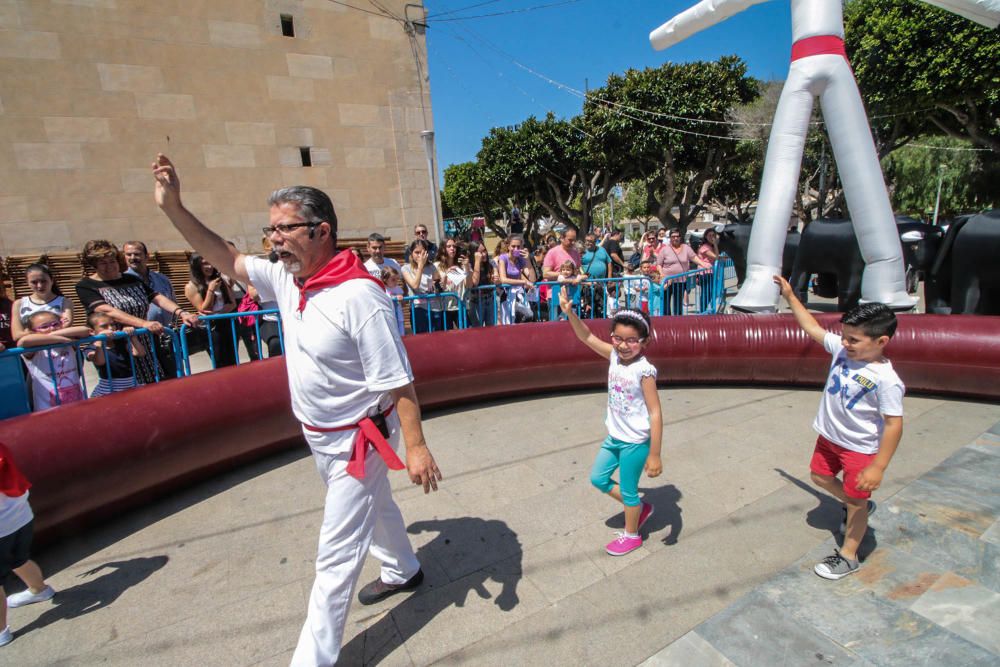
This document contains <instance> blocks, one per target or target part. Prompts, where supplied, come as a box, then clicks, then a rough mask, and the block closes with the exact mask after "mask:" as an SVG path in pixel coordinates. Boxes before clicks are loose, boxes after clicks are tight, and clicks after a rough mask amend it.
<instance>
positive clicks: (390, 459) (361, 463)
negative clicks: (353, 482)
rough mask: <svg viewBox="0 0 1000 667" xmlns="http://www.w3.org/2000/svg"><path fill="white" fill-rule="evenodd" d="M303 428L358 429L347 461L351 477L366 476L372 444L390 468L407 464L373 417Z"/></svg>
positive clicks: (387, 410)
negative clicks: (355, 421) (341, 424)
mask: <svg viewBox="0 0 1000 667" xmlns="http://www.w3.org/2000/svg"><path fill="white" fill-rule="evenodd" d="M394 407H395V406H394V405H390V406H389V407H388V408H387V409H386V411H385V412H383V413H382V416H384V417H388V416H389V415H390V414H391V413H392V410H393V408H394ZM302 427H303V428H305V429H306V430H307V431H313V432H314V433H335V432H338V431H353V430H354V429H357V430H358V434H357V435H356V436H354V446H353V447H352V448H351V459H350V460H349V461H348V462H347V474H348V475H350V476H351V477H355V478H357V479H364V478H365V456H366V455H367V454H368V447H369V446H372V447H374V448H375V451H376V452H378V454H379V456H381V457H382V460H383V461H385V465H386V466H388V467H389V469H390V470H402V469H403V468H405V467H406V466H404V465H403V462H402V461H401V460H400V459H399V457H398V456H397V455H396V452H395V451H394V450H393V448H392V445H390V444H389V443H388V441H386V439H385V436H383V435H382V432H381V431H379V430H378V426H376V425H375V422H373V421H372V419H371V417H365V418H364V419H362V420H361V421H359V422H358V423H357V424H348V425H346V426H334V427H332V428H324V427H322V426H312V425H310V424H303V425H302Z"/></svg>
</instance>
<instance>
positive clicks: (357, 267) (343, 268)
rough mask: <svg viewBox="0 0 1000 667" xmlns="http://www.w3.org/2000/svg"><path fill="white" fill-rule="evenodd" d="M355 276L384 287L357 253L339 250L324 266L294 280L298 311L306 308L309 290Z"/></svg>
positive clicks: (331, 285) (332, 285) (315, 290)
mask: <svg viewBox="0 0 1000 667" xmlns="http://www.w3.org/2000/svg"><path fill="white" fill-rule="evenodd" d="M355 278H367V279H368V280H371V281H373V282H374V283H375V284H376V285H378V286H379V288H381V289H385V285H383V284H382V281H381V280H379V279H378V278H376V277H375V276H373V275H372V274H370V273H368V269H366V268H365V265H364V264H363V263H362V262H361V260H360V259H359V258H358V256H357V255H355V254H354V253H353V252H351V251H350V250H341V251H340V252H338V253H337V254H336V255H334V256H333V259H331V260H330V261H329V262H327V264H326V266H324V267H323V268H322V269H320V270H319V271H317V272H316V273H314V274H312V275H311V276H309V277H308V278H307V279H306V280H305V282H302V281H300V280H296V281H295V284H296V285H298V288H299V312H300V313H301V312H302V311H303V310H305V308H306V300H307V299H308V298H309V296H308V293H309V292H317V291H319V290H321V289H326V288H327V287H336V286H337V285H339V284H340V283H343V282H347V281H348V280H354V279H355Z"/></svg>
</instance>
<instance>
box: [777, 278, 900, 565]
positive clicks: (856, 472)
mask: <svg viewBox="0 0 1000 667" xmlns="http://www.w3.org/2000/svg"><path fill="white" fill-rule="evenodd" d="M774 282H775V283H777V284H778V286H779V287H780V288H781V295H782V296H783V297H785V300H786V301H788V305H789V307H790V308H791V309H792V313H793V314H794V315H795V320H796V322H798V323H799V326H800V327H802V329H803V331H805V332H806V333H807V334H809V337H810V338H812V339H813V340H814V341H816V342H817V343H820V344H822V345H823V347H824V348H825V349H826V351H827V352H829V353H830V354H831V355H833V361H832V363H831V364H830V375H829V377H828V379H827V383H826V388H825V390H824V391H823V397H822V398H821V399H820V404H819V412H817V414H816V420H815V421H814V422H813V428H814V429H816V431H817V432H818V433H819V438H818V439H817V440H816V450H815V451H814V452H813V458H812V463H811V464H810V466H809V467H810V470H811V471H812V480H813V483H815V484H816V485H817V486H819V487H820V488H822V489H824V490H825V491H827V492H828V493H830V494H831V495H833V496H834V497H836V498H838V499H839V500H840V502H842V503H844V507H845V514H846V519H845V523H844V525H842V526H841V532H842V533H843V534H844V542H843V545H842V546H841V548H840V549H839V550H838V549H835V550H834V552H833V554H832V555H831V556H828V557H827V558H825V559H823V561H822V562H821V563H819V564H817V565H816V567H815V568H813V570H814V571H815V572H816V574H818V575H819V576H821V577H823V578H824V579H841V578H843V577H846V576H847V575H849V574H853V573H854V572H857V570H858V568H859V567H860V563H859V562H858V546H859V545H860V544H861V540H862V538H864V536H865V531H866V530H868V516H869V515H870V514H871V513H872V512H874V511H875V503H874V501H872V500H869V498H870V497H871V492H872V491H874V490H875V489H877V488H878V487H879V486H880V485H881V484H882V475H883V473H885V469H886V468H887V467H888V466H889V461H891V460H892V455H893V454H895V453H896V447H897V446H898V445H899V439H900V438H901V437H902V435H903V394H904V393H905V391H906V388H905V387H904V386H903V383H902V381H901V380H900V379H899V376H898V375H896V372H895V371H894V370H893V369H892V362H890V361H889V360H888V359H887V358H886V357H885V356H884V355H883V354H882V352H883V350H884V348H885V346H886V344H887V343H888V342H889V339H891V338H892V335H893V334H894V333H895V332H896V315H895V314H894V313H893V312H892V310H890V309H889V307H888V306H886V305H885V304H882V303H864V304H861V305H858V306H856V307H854V308H852V309H851V310H849V311H848V312H846V313H844V316H843V317H841V318H840V321H841V323H842V324H843V325H844V331H843V333H842V334H841V335H837V334H834V333H830V332H828V331H827V330H826V329H824V328H823V327H821V326H820V324H819V322H817V321H816V318H814V317H813V316H812V315H811V314H810V313H809V311H808V310H806V308H805V306H803V305H802V303H801V302H800V301H799V300H798V298H796V296H795V293H794V292H793V291H792V287H791V285H789V284H788V281H787V280H785V279H784V278H782V277H781V276H775V277H774ZM841 470H843V472H844V475H843V481H841V480H840V479H838V478H837V474H838V473H839V472H840V471H841Z"/></svg>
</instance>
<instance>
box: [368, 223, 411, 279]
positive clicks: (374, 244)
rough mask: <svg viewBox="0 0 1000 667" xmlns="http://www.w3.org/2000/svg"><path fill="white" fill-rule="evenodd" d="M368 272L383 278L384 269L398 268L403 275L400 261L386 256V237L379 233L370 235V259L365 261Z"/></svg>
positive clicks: (398, 271) (397, 270)
mask: <svg viewBox="0 0 1000 667" xmlns="http://www.w3.org/2000/svg"><path fill="white" fill-rule="evenodd" d="M365 268H366V269H368V273H370V274H372V275H373V276H374V277H376V278H378V279H379V280H382V269H386V268H389V269H396V272H397V273H399V275H400V276H402V275H403V273H402V269H400V268H399V262H397V261H396V260H394V259H393V258H391V257H386V256H385V237H384V236H382V235H381V234H379V233H377V232H376V233H374V234H369V235H368V260H367V261H366V262H365Z"/></svg>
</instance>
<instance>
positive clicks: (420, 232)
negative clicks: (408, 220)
mask: <svg viewBox="0 0 1000 667" xmlns="http://www.w3.org/2000/svg"><path fill="white" fill-rule="evenodd" d="M413 233H414V234H416V235H417V236H427V230H426V229H414V230H413Z"/></svg>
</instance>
